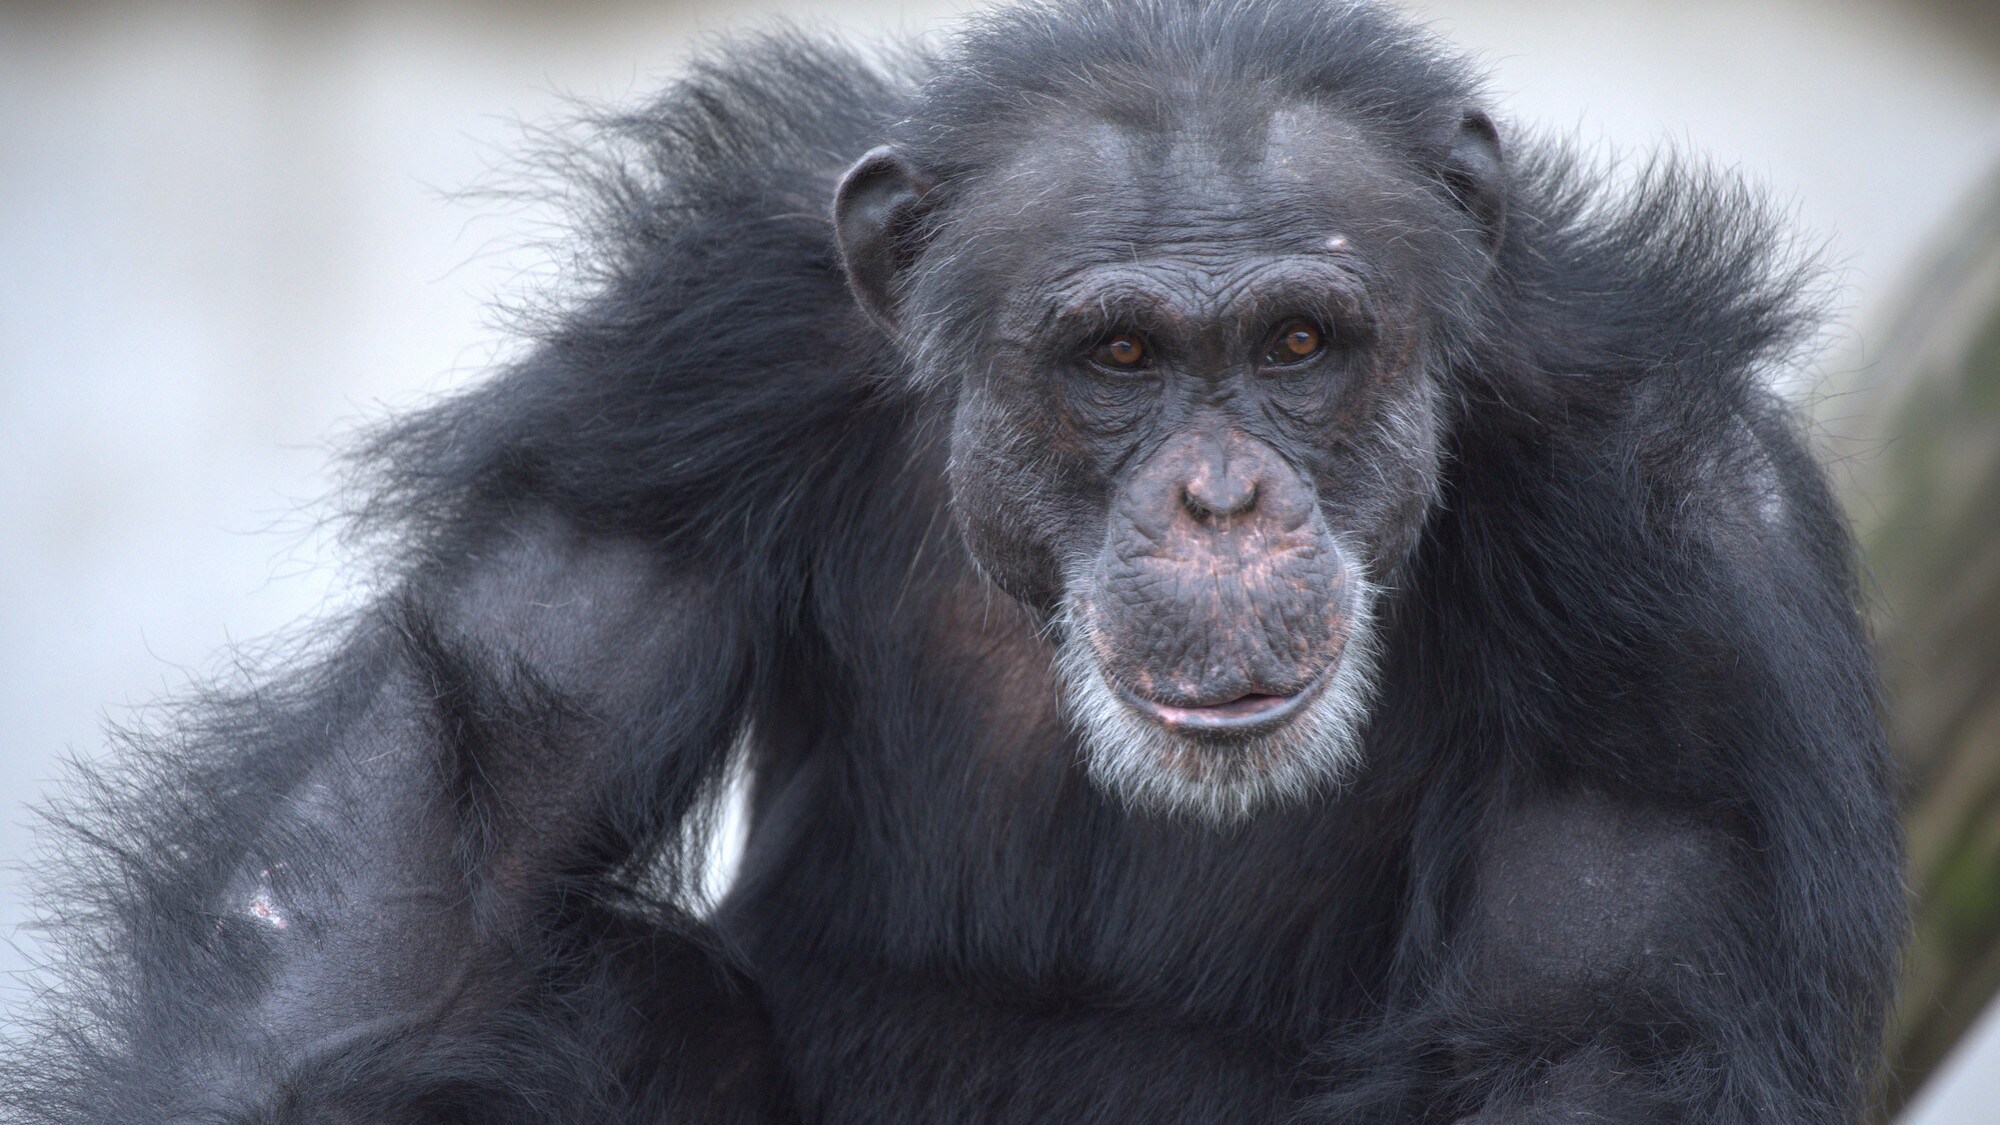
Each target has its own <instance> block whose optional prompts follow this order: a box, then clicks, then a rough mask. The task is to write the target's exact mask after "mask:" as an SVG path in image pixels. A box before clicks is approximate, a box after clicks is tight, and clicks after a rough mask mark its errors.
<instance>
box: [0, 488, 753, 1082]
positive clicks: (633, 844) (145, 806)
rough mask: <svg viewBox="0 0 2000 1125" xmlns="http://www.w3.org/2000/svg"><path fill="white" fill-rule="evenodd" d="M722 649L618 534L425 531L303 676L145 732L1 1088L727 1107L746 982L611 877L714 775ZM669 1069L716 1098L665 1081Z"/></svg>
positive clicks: (737, 612) (729, 661)
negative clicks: (45, 995) (18, 1059)
mask: <svg viewBox="0 0 2000 1125" xmlns="http://www.w3.org/2000/svg"><path fill="white" fill-rule="evenodd" d="M683 569H684V568H683ZM747 652H748V636H747V627H746V624H745V618H744V616H743V614H742V612H741V607H740V606H739V605H736V604H734V603H733V602H732V600H731V598H730V596H729V595H728V593H727V591H725V590H723V589H721V588H719V586H718V585H717V584H716V583H714V582H712V581H707V580H704V579H700V578H696V577H692V576H689V575H686V574H670V573H667V572H666V570H665V568H663V567H662V566H660V565H658V564H657V563H656V562H655V560H654V558H653V557H651V556H650V555H649V553H648V551H647V550H646V549H645V548H644V547H642V546H640V545H639V544H637V543H635V542H629V541H620V540H616V539H612V538H608V537H605V536H591V535H585V534H583V533H581V532H579V531H577V530H575V529H574V528H572V527H570V526H568V525H567V524H565V523H564V522H563V521H562V520H560V519H558V518H556V517H554V516H532V517H527V518H515V519H511V520H509V521H506V522H504V523H501V524H499V525H498V526H497V527H492V528H488V529H486V530H483V531H481V532H480V533H478V534H476V535H470V536H467V537H464V538H463V539H462V540H460V541H457V542H453V543H452V544H450V545H449V546H448V547H447V548H445V549H441V550H438V551H434V552H433V553H432V561H430V562H429V563H427V564H425V565H423V566H420V567H418V568H416V570H415V572H414V573H413V575H412V577H411V578H410V579H409V580H408V581H407V582H406V583H405V584H404V585H403V586H402V588H401V589H400V590H398V591H397V592H396V593H395V594H394V595H393V596H391V597H389V598H387V599H385V600H384V601H383V602H381V603H380V604H378V605H376V606H374V607H373V608H371V609H370V610H368V611H367V612H366V613H365V614H363V615H362V617H361V619H360V620H359V622H358V623H357V624H356V626H355V627H354V628H353V629H352V630H351V632H350V634H349V635H348V636H347V637H346V638H345V640H344V641H343V643H342V644H341V645H340V647H339V648H338V650H337V651H335V652H334V653H333V654H332V656H331V657H330V658H329V659H328V660H327V661H326V662H325V663H324V664H322V665H320V666H318V667H316V668H314V669H313V670H312V671H311V672H309V673H307V674H306V677H305V679H304V681H302V682H301V683H299V684H297V685H293V686H291V687H290V688H282V689H281V688H266V689H263V690H261V691H260V692H257V693H253V694H252V695H251V696H250V697H248V698H246V699H244V700H240V701H237V702H235V703H233V704H232V705H230V707H229V708H228V709H227V710H226V711H225V710H221V709H217V710H215V711H213V712H212V713H211V715H210V717H209V719H208V720H207V722H206V729H205V730H199V729H198V730H189V729H187V728H182V729H181V730H179V731H178V732H170V734H171V737H169V738H163V739H155V740H152V741H151V742H150V743H149V744H146V745H145V746H143V747H142V751H141V757H142V758H143V759H145V761H146V763H147V765H148V766H149V767H150V768H151V769H152V770H153V772H154V777H155V780H156V781H157V782H158V783H159V785H158V786H155V787H150V788H142V789H135V790H134V791H132V792H130V793H127V794H125V795H124V797H123V799H121V800H114V801H113V802H112V803H111V804H110V806H109V808H110V811H109V812H99V813H98V814H96V819H95V820H94V821H92V822H91V824H92V827H93V831H94V832H95V833H96V834H97V836H98V837H99V839H100V841H108V842H110V843H112V844H113V845H114V846H116V847H117V848H119V849H121V850H120V852H119V853H118V860H117V863H116V866H115V871H114V878H115V881H111V882H107V884H106V885H105V886H104V887H102V888H100V894H99V895H98V901H99V902H101V903H103V905H104V908H105V909H106V910H108V911H109V912H110V913H111V914H112V915H113V916H114V921H115V924H114V925H113V926H112V927H110V931H111V933H110V936H109V938H108V940H107V939H104V938H99V939H98V940H100V941H103V942H104V944H103V945H102V946H101V947H100V948H98V949H97V950H96V953H97V957H96V961H97V966H96V967H97V968H98V970H99V971H100V973H101V975H102V979H100V980H98V981H96V982H94V983H90V984H87V985H86V990H87V991H91V992H94V993H95V995H93V996H92V997H91V1010H89V1011H88V1012H86V1013H84V1015H83V1017H82V1018H79V1019H74V1020H70V1021H66V1022H65V1023H64V1024H63V1025H62V1026H61V1027H60V1030H61V1031H62V1032H63V1033H64V1034H65V1036H66V1038H65V1039H64V1040H59V1041H55V1042H54V1043H52V1045H51V1047H50V1048H49V1049H48V1050H47V1051H46V1052H44V1053H43V1055H42V1057H40V1058H37V1059H34V1060H30V1061H29V1062H28V1063H27V1065H28V1066H31V1067H40V1068H42V1069H43V1073H42V1074H41V1075H38V1076H36V1077H33V1078H27V1079H24V1081H23V1084H22V1086H21V1090H20V1092H19V1093H17V1094H16V1095H15V1097H16V1100H17V1102H19V1103H22V1104H24V1105H25V1106H26V1108H27V1109H28V1110H29V1111H31V1114H32V1116H31V1117H30V1119H45V1120H56V1121H84V1120H89V1121H111V1120H123V1121H138V1120H147V1121H202V1122H210V1121H244V1122H249V1121H302V1122H304V1121H314V1122H317V1121H364V1120H365V1121H371V1122H372V1121H437V1120H460V1119H477V1120H482V1121H506V1120H516V1119H521V1120H542V1119H545V1114H546V1113H547V1112H548V1107H550V1106H552V1105H554V1106H561V1107H562V1109H563V1113H564V1114H565V1117H564V1119H565V1120H582V1121H589V1120H596V1119H598V1118H599V1117H601V1118H603V1119H606V1120H625V1119H627V1115H629V1114H630V1113H633V1112H637V1111H639V1108H640V1107H642V1106H643V1107H645V1111H646V1112H656V1113H660V1112H667V1111H668V1107H674V1108H676V1109H678V1110H679V1111H680V1112H682V1113H685V1114H688V1115H689V1118H690V1119H697V1120H699V1119H709V1118H710V1117H711V1116H721V1117H724V1118H727V1117H730V1116H732V1115H734V1114H736V1113H739V1112H740V1113H742V1114H745V1115H749V1116H750V1117H753V1118H754V1117H755V1116H756V1114H757V1113H758V1112H761V1111H760V1110H758V1109H757V1108H756V1107H755V1106H753V1105H751V1104H750V1103H752V1102H755V1101H756V1100H757V1099H759V1098H761V1097H763V1096H764V1095H765V1094H766V1093H768V1092H769V1090H770V1089H771V1088H772V1083H770V1082H769V1081H765V1080H764V1079H766V1078H768V1076H766V1075H760V1073H759V1072H758V1070H757V1068H758V1067H759V1066H761V1065H762V1057H761V1051H762V1046H761V1041H762V1039H763V1036H762V1034H761V1031H760V1028H759V1026H758V1024H759V1017H758V1016H757V1014H756V1011H755V1007H754V1005H753V1004H751V1003H750V1002H748V1001H747V1000H745V999H743V998H742V997H741V996H740V995H736V994H734V993H733V992H732V989H731V986H730V974H729V972H728V970H727V969H726V968H725V967H724V965H723V964H722V963H721V961H720V960H718V959H717V958H715V957H714V956H712V955H710V954H709V953H708V952H706V951H705V950H704V949H702V948H701V942H700V934H699V931H698V930H697V929H696V928H694V927H693V926H692V925H691V924H689V923H687V922H686V920H685V919H678V918H676V917H675V916H674V915H673V912H672V910H671V908H670V907H668V906H667V905H665V904H662V903H658V902H651V903H644V902H641V900H640V896H639V895H638V894H637V893H636V891H635V888H636V886H637V885H638V884H639V882H640V880H641V873H640V872H639V871H638V870H637V868H638V866H639V865H642V864H645V863H647V862H649V861H651V860H654V859H656V857H660V856H663V855H664V856H665V857H666V858H667V859H669V860H670V859H671V858H672V855H673V848H674V846H675V844H676V843H677V842H678V832H679V829H680V825H681V822H682V820H683V818H684V817H685V816H686V815H687V814H688V813H689V811H690V810H691V809H692V808H694V807H696V806H697V805H698V803H699V802H700V801H701V800H702V798H703V797H704V796H706V795H707V794H708V792H709V790H710V789H711V787H712V786H713V785H714V784H715V783H716V779H717V777H718V775H719V771H720V769H721V767H722V765H723V764H724V761H725V758H726V756H727V754H728V751H729V748H730V745H731V742H732V739H733V736H734V732H735V728H736V725H737V724H738V722H739V721H740V715H741V710H742V707H743V704H744V696H745V693H746V690H747V679H748V672H747V668H748V656H747ZM187 739H191V740H192V742H193V745H192V746H187V745H180V744H177V742H178V740H187ZM127 768H129V766H128V767H127ZM673 874H674V872H673V871H672V870H671V868H669V869H668V870H667V871H666V879H667V882H668V883H671V882H672V876H673ZM647 875H649V876H650V877H651V878H652V879H653V881H654V882H655V883H656V884H657V883H658V882H659V880H660V878H661V874H660V872H659V871H658V870H653V871H650V872H648V873H647ZM107 991H108V993H109V995H108V997H107V996H106V992H107ZM676 1056H678V1058H679V1061H680V1064H681V1066H680V1069H679V1071H676V1069H675V1068H674V1067H673V1066H672V1065H671V1064H668V1063H666V1062H663V1060H666V1059H669V1058H672V1057H676ZM711 1056H712V1057H711ZM690 1070H699V1071H701V1072H702V1078H703V1081H704V1083H714V1084H726V1081H725V1080H726V1079H728V1078H729V1077H730V1076H732V1075H733V1076H734V1077H735V1078H736V1079H737V1080H738V1082H739V1086H740V1092H741V1093H742V1094H743V1096H744V1098H745V1099H747V1100H746V1101H744V1102H743V1104H741V1105H736V1106H735V1107H734V1108H733V1109H730V1108H727V1106H726V1105H725V1103H731V1102H732V1097H733V1096H732V1095H729V1094H728V1093H727V1091H724V1092H723V1093H713V1092H712V1091H710V1092H701V1093H695V1092H693V1091H694V1089H695V1087H694V1086H693V1085H692V1084H689V1083H686V1082H682V1081H680V1079H681V1078H682V1077H684V1076H685V1074H686V1073H687V1072H688V1071H690ZM675 1119H681V1118H679V1117H676V1118H675Z"/></svg>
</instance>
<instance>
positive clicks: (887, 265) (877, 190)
mask: <svg viewBox="0 0 2000 1125" xmlns="http://www.w3.org/2000/svg"><path fill="white" fill-rule="evenodd" d="M931 186H932V185H931V181H930V180H929V178H928V177H925V176H924V175H922V174H921V173H919V172H918V171H917V169H916V168H915V167H913V166H912V165H911V164H910V162H909V161H908V160H907V159H905V158H904V156H903V154H902V153H900V152H898V151H896V149H895V148H894V147H892V146H890V145H883V146H881V147H879V148H875V149H871V150H870V151H869V152H868V154H867V155H865V156H863V157H862V158H861V159H860V160H859V161H856V162H855V165H854V167H852V168H849V169H848V170H847V174H846V175H844V176H842V177H841V178H840V187H839V188H838V189H836V190H835V192H834V195H833V235H834V239H835V241H836V242H838V243H839V246H840V264H841V266H842V268H844V269H845V270H846V271H847V285H848V288H849V289H851V290H853V291H854V299H855V300H856V301H857V302H859V303H860V305H861V308H862V311H864V312H866V313H867V314H868V316H869V318H870V319H872V320H874V321H875V323H876V324H878V325H881V326H882V329H883V330H884V331H886V332H888V333H889V334H890V335H891V336H894V335H896V334H897V324H898V321H897V316H896V311H897V310H896V303H895V293H894V286H895V281H896V277H897V275H898V274H900V273H902V271H903V270H905V269H907V268H909V266H910V264H911V263H912V262H914V261H915V260H916V257H917V253H918V251H920V250H921V249H922V247H921V246H920V245H919V244H918V241H917V240H918V237H919V230H918V228H919V227H920V225H921V224H920V223H919V222H918V219H919V218H920V217H921V213H922V204H923V199H924V196H925V194H926V193H928V192H929V191H930V189H931Z"/></svg>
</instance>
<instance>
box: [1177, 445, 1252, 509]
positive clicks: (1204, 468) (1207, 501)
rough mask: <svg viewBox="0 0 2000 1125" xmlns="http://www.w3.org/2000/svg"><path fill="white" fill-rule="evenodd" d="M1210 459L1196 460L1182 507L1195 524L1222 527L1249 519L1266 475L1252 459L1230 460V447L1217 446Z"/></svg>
mask: <svg viewBox="0 0 2000 1125" xmlns="http://www.w3.org/2000/svg"><path fill="white" fill-rule="evenodd" d="M1208 452H1209V456H1207V457H1202V458H1199V459H1198V460H1196V462H1195V464H1194V466H1193V469H1194V471H1193V472H1192V473H1190V474H1189V475H1188V479H1187V480H1186V481H1185V482H1183V483H1182V485H1181V506H1182V507H1184V508H1186V509H1187V512H1188V514H1189V515H1190V516H1193V517H1194V520H1195V522H1196V523H1200V524H1211V525H1212V524H1219V523H1224V522H1226V521H1228V520H1230V519H1232V518H1233V517H1236V516H1241V515H1247V514H1248V513H1250V512H1251V511H1254V510H1255V509H1256V507H1257V493H1258V491H1259V490H1260V488H1261V486H1262V484H1263V480H1262V477H1263V474H1262V473H1260V472H1258V471H1257V465H1256V463H1255V461H1254V460H1253V459H1250V458H1243V457H1235V458H1232V457H1230V456H1229V448H1228V444H1227V443H1225V442H1217V443H1215V444H1214V445H1213V447H1212V448H1211V449H1210V450H1209V451H1208Z"/></svg>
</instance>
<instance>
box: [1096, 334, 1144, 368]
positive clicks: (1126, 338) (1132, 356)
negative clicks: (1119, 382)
mask: <svg viewBox="0 0 2000 1125" xmlns="http://www.w3.org/2000/svg"><path fill="white" fill-rule="evenodd" d="M1151 358H1152V354H1151V353H1150V352H1148V351H1147V349H1146V341H1145V340H1144V339H1142V338H1140V337H1139V336H1136V335H1134V334H1132V333H1130V332H1120V333H1119V334H1118V335H1116V336H1112V337H1110V338H1109V339H1107V340H1105V341H1104V342H1103V343H1101V344H1099V345H1097V346H1096V347H1094V348H1092V349H1090V359H1091V362H1092V363H1095V364H1097V365H1098V366H1099V367H1109V368H1112V369H1113V370H1116V371H1137V370H1138V369H1139V368H1141V367H1144V366H1146V361H1147V360H1149V359H1151Z"/></svg>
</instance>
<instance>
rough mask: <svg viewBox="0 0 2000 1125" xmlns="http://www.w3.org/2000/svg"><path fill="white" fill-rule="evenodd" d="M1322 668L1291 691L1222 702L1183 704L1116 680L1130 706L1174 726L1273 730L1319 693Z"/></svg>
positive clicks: (1212, 731) (1239, 731) (1215, 731)
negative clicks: (1163, 701)
mask: <svg viewBox="0 0 2000 1125" xmlns="http://www.w3.org/2000/svg"><path fill="white" fill-rule="evenodd" d="M1326 675H1327V674H1326V672H1325V671H1322V672H1321V673H1320V674H1319V675H1317V676H1315V677H1313V681H1312V682H1311V683H1309V684H1307V685H1306V686H1305V687H1303V688H1300V689H1299V690H1298V691H1295V692H1293V693H1291V694H1290V695H1263V694H1255V693H1253V694H1247V695H1241V696H1238V697H1236V698H1235V699H1231V700H1225V701H1224V702H1221V703H1211V704H1206V705H1199V706H1182V705H1180V704H1175V703H1162V702H1161V701H1159V700H1157V699H1148V698H1147V697H1145V696H1143V695H1140V694H1139V693H1138V692H1136V691H1133V690H1132V689H1131V688H1128V687H1126V686H1125V685H1123V684H1117V683H1114V685H1113V686H1114V687H1116V688H1117V691H1118V695H1119V697H1120V698H1121V699H1123V700H1124V701H1125V704H1126V706H1128V707H1131V708H1132V709H1133V710H1135V711H1138V712H1139V713H1140V714H1142V715H1144V716H1146V717H1147V718H1149V719H1151V720H1153V721H1154V722H1156V723H1159V724H1160V725H1161V726H1164V727H1167V728H1168V729H1170V730H1185V731H1190V732H1194V733H1198V734H1254V733H1257V732H1259V731H1264V730H1269V729H1271V728H1273V727H1276V726H1278V725H1280V724H1282V723H1284V722H1285V721H1287V720H1289V719H1290V718H1291V717H1292V716H1293V715H1294V714H1296V713H1297V712H1298V711H1299V709H1300V708H1302V707H1304V706H1305V705H1306V703H1307V702H1308V701H1310V700H1311V699H1312V697H1313V696H1314V695H1316V694H1318V691H1319V687H1320V684H1321V683H1322V682H1324V681H1325V679H1326Z"/></svg>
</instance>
